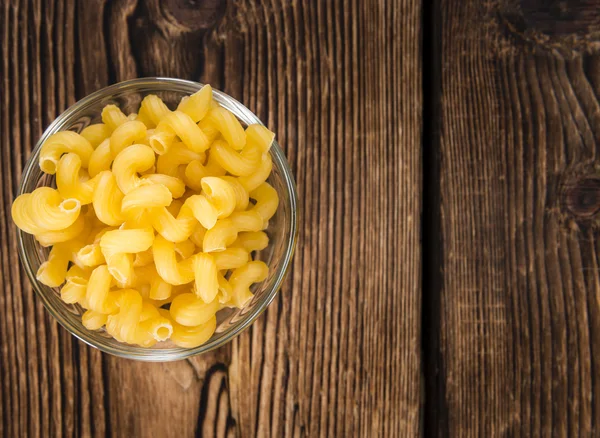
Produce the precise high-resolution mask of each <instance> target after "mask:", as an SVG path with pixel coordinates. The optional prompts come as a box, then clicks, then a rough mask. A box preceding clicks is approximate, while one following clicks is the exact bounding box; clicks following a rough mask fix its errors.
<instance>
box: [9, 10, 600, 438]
mask: <svg viewBox="0 0 600 438" xmlns="http://www.w3.org/2000/svg"><path fill="white" fill-rule="evenodd" d="M599 10H600V1H599V0H585V1H584V0H578V1H568V2H567V1H559V0H543V1H542V0H492V1H487V2H481V1H477V0H464V1H463V0H461V1H459V0H436V2H425V1H417V0H387V1H385V0H378V1H377V0H369V1H362V0H349V1H342V0H320V1H317V0H307V1H301V0H295V1H287V0H254V1H252V0H229V1H225V0H223V1H221V0H212V1H211V0H204V1H201V0H198V1H191V0H189V1H186V0H168V1H164V2H159V1H158V0H118V1H110V2H109V1H101V0H93V1H83V0H80V1H78V2H76V1H74V0H72V1H48V2H43V1H41V0H32V1H17V0H15V1H5V2H3V3H2V8H1V10H0V14H1V15H0V17H1V20H0V23H1V24H2V28H1V29H2V36H1V38H0V41H1V46H2V76H1V79H2V88H1V90H0V91H1V93H0V98H1V99H2V112H1V126H0V135H1V136H2V140H1V142H2V146H1V165H0V172H1V173H0V175H1V179H2V182H3V185H2V190H1V191H0V209H1V210H0V263H1V269H0V282H1V283H2V284H3V285H4V289H3V292H2V293H1V294H0V378H1V383H0V384H1V388H2V391H1V393H0V406H1V409H0V436H7V437H13V436H33V437H38V436H39V437H46V436H94V437H101V436H113V437H120V436H123V437H133V436H140V437H146V436H160V437H162V436H176V437H187V436H206V437H210V436H231V437H234V436H242V437H252V436H260V437H262V436H273V437H280V436H294V437H296V436H306V437H313V436H328V437H333V436H340V437H354V436H364V437H375V436H382V437H396V436H407V437H414V436H419V435H424V436H427V437H429V436H432V437H433V436H439V437H445V436H457V437H463V436H464V437H505V436H508V437H513V436H514V437H536V436H537V437H547V436H558V437H566V436H581V437H588V436H598V435H599V434H600V425H599V423H598V422H599V420H598V419H599V418H600V384H599V382H600V275H599V272H600V268H599V266H598V259H599V256H600V249H599V248H600V246H599V244H598V230H599V228H600V220H599V218H600V215H599V211H600V162H599V161H598V151H599V148H598V144H600V102H599V99H600V14H599V13H598V11H599ZM150 75H166V76H173V77H182V78H190V79H194V80H198V81H201V82H209V83H211V84H212V85H213V86H214V87H216V88H219V89H222V90H224V91H225V92H227V93H229V94H231V95H233V96H234V97H236V98H238V99H239V100H240V101H242V102H243V103H244V104H246V105H247V106H248V107H249V108H251V109H252V110H253V111H255V112H256V113H257V114H258V115H259V117H261V119H262V120H263V121H264V122H265V123H267V125H269V126H270V127H271V128H272V129H273V130H275V131H276V132H277V135H278V138H279V140H280V143H281V144H282V145H283V146H284V147H285V149H286V154H287V156H288V158H289V161H290V164H291V166H292V169H293V171H294V174H295V176H296V180H297V183H298V191H299V194H300V204H301V210H300V238H299V244H298V249H297V251H296V256H295V259H294V263H293V269H292V272H291V274H290V275H289V277H288V279H287V282H286V284H285V286H284V288H283V290H282V292H281V294H280V295H279V297H278V298H277V299H276V301H275V302H274V303H273V304H272V305H271V307H270V308H269V310H268V311H267V312H266V314H265V315H263V316H262V317H261V318H260V319H259V320H258V321H257V322H256V323H255V324H254V325H253V326H252V328H251V329H250V330H248V331H247V332H245V333H244V334H243V335H242V336H240V337H239V338H237V339H236V340H234V341H233V342H232V343H231V344H229V345H228V346H226V347H224V348H222V349H220V350H217V351H215V352H213V353H210V354H207V355H203V356H201V357H196V358H193V359H190V360H187V361H183V362H177V363H167V364H145V363H138V362H132V361H125V360H121V359H116V358H113V357H110V356H107V355H103V354H100V353H99V352H98V351H96V350H94V349H91V348H89V347H87V346H85V345H84V344H82V343H80V342H78V341H77V340H75V339H74V338H73V337H72V336H70V335H69V334H68V333H66V332H65V331H64V330H63V329H62V328H60V327H59V326H58V325H57V324H56V323H55V322H54V321H53V320H51V318H50V317H49V316H48V314H47V312H46V311H45V310H44V309H43V307H42V306H41V304H40V302H39V300H38V299H37V298H36V297H35V295H34V293H33V292H32V289H31V287H30V286H29V283H28V280H27V279H26V277H25V276H24V274H23V272H22V271H21V270H20V269H19V266H18V258H17V251H16V240H15V229H14V227H13V225H12V224H11V222H10V219H9V216H8V212H9V209H10V203H11V201H12V199H13V197H14V193H15V192H16V189H17V184H18V181H19V179H20V176H21V169H22V168H23V165H24V163H25V160H26V159H27V157H28V155H29V153H30V152H31V147H32V145H33V144H35V141H36V140H37V138H38V137H39V136H40V134H41V132H42V131H43V129H44V128H45V127H46V126H47V125H48V124H49V123H50V122H51V121H52V120H53V119H54V118H55V117H56V116H57V115H58V114H60V113H61V112H62V111H63V110H64V109H65V108H67V107H68V106H69V105H71V104H72V103H74V102H75V101H76V100H77V99H79V98H81V97H83V96H85V95H86V94H89V93H90V92H92V91H94V90H97V89H99V88H102V87H103V86H106V85H108V84H110V83H114V82H118V81H122V80H125V79H130V78H134V77H141V76H150Z"/></svg>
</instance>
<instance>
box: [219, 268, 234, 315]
mask: <svg viewBox="0 0 600 438" xmlns="http://www.w3.org/2000/svg"><path fill="white" fill-rule="evenodd" d="M218 280H219V294H218V295H217V301H219V304H221V305H224V306H225V307H227V303H229V302H230V300H231V295H232V293H233V288H232V287H231V285H230V284H229V281H227V279H226V278H225V276H224V275H223V274H221V273H220V272H219V276H218Z"/></svg>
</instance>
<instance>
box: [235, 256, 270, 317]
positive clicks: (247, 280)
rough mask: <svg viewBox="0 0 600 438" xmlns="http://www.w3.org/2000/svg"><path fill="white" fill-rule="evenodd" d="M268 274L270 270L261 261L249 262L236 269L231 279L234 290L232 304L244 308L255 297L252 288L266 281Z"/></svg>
mask: <svg viewBox="0 0 600 438" xmlns="http://www.w3.org/2000/svg"><path fill="white" fill-rule="evenodd" d="M268 274H269V268H268V267H267V265H266V264H265V263H264V262H261V261H254V262H248V263H247V264H245V265H244V266H242V267H240V268H237V269H235V270H234V271H233V272H232V274H231V277H230V278H229V284H230V285H231V289H232V293H231V294H232V296H231V300H232V303H233V304H234V305H235V306H236V307H239V308H243V307H244V306H245V305H246V303H247V302H248V301H250V300H251V299H252V297H253V296H254V295H253V294H252V292H251V291H250V286H251V285H252V284H254V283H260V282H261V281H264V280H266V278H267V275H268Z"/></svg>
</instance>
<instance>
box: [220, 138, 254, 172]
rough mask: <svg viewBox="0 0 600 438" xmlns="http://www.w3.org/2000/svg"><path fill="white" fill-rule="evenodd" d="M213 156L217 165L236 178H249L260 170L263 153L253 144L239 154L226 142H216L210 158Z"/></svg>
mask: <svg viewBox="0 0 600 438" xmlns="http://www.w3.org/2000/svg"><path fill="white" fill-rule="evenodd" d="M213 155H214V158H215V160H216V161H217V163H219V164H220V165H221V167H223V169H225V170H226V171H227V172H229V173H231V174H232V175H236V176H248V175H251V174H252V172H255V171H256V170H257V169H258V167H259V165H260V163H261V157H262V152H261V151H260V149H259V148H258V146H256V145H253V144H249V145H247V146H246V147H245V148H244V149H242V151H241V152H238V151H236V150H235V149H234V148H233V147H231V146H230V145H229V144H228V143H227V142H226V141H224V140H216V141H215V142H214V143H213V146H212V148H211V151H210V156H211V157H212V156H213Z"/></svg>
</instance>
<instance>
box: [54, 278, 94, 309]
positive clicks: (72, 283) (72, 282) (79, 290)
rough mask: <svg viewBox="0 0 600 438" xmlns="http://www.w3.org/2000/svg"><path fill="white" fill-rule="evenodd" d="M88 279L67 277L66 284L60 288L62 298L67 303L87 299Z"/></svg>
mask: <svg viewBox="0 0 600 438" xmlns="http://www.w3.org/2000/svg"><path fill="white" fill-rule="evenodd" d="M87 286H88V281H87V280H86V279H84V278H81V277H70V278H66V283H65V285H64V286H63V287H62V288H61V289H60V298H61V299H62V300H63V301H64V302H65V303H67V304H75V303H79V302H82V301H83V300H84V299H85V294H86V290H87Z"/></svg>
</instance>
